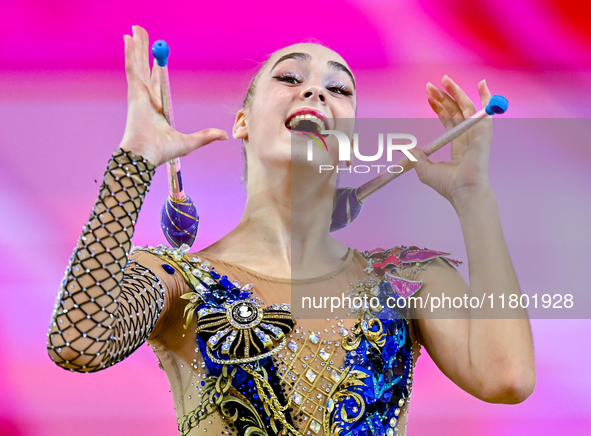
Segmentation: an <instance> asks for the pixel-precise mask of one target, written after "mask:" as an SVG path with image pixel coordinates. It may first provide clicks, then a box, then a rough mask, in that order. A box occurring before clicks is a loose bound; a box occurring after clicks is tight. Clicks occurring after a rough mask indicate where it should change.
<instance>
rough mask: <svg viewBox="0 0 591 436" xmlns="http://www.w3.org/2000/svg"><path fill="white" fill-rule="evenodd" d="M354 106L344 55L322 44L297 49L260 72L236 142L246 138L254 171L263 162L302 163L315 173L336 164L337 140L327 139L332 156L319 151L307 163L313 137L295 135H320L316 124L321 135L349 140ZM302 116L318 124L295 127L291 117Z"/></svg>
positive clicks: (238, 126) (272, 59) (280, 55)
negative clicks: (329, 131)
mask: <svg viewBox="0 0 591 436" xmlns="http://www.w3.org/2000/svg"><path fill="white" fill-rule="evenodd" d="M356 104H357V96H356V91H355V82H354V79H353V75H352V73H351V72H350V69H349V67H348V66H347V63H346V62H345V60H344V59H343V58H342V57H341V56H339V55H338V54H337V53H336V52H334V51H332V50H330V49H328V48H326V47H323V46H321V45H317V44H310V43H303V44H294V45H291V46H289V47H286V48H284V49H281V50H279V51H277V52H275V53H273V55H272V56H271V57H270V58H269V60H268V61H267V62H266V63H265V65H264V66H263V68H262V69H261V71H260V72H259V73H258V75H257V78H256V80H255V88H254V95H252V98H251V99H250V101H249V102H248V103H247V104H246V107H245V108H244V109H242V110H241V111H240V112H239V113H238V115H237V117H236V122H235V125H234V131H233V133H234V137H235V138H240V139H244V142H245V147H246V151H247V155H248V165H249V169H250V171H252V170H255V169H256V167H257V165H258V164H259V163H260V164H264V165H265V166H268V165H273V166H275V165H277V166H283V165H285V164H287V163H289V164H291V165H293V164H298V163H299V164H303V165H308V166H314V167H315V168H316V169H317V168H318V164H332V165H338V143H337V141H336V138H335V137H334V136H333V135H325V136H324V140H325V141H326V143H327V145H328V149H329V152H328V153H326V152H324V153H322V152H320V149H319V148H316V149H315V151H314V161H313V162H308V161H307V158H306V156H307V154H306V151H307V141H308V138H309V137H310V136H309V135H306V134H304V133H293V132H295V131H298V130H300V129H301V130H307V131H308V133H312V134H315V135H318V132H316V127H315V126H316V125H318V126H319V127H318V131H319V130H322V129H324V130H326V129H334V130H341V131H343V132H345V133H347V135H349V137H351V134H352V129H353V126H352V121H353V120H354V118H355V108H356ZM298 112H304V113H305V112H308V113H310V114H311V115H312V116H313V117H315V118H316V119H314V120H312V121H308V122H304V123H301V124H297V123H296V124H295V125H294V121H293V120H291V118H293V116H294V114H297V113H298ZM323 121H324V122H323ZM312 123H315V124H312ZM326 124H328V126H326ZM292 137H293V139H292ZM317 138H318V136H317ZM318 139H320V138H318ZM315 147H316V144H315ZM257 161H258V162H257ZM253 166H254V168H253ZM250 171H249V172H250Z"/></svg>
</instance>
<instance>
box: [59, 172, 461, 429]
mask: <svg viewBox="0 0 591 436" xmlns="http://www.w3.org/2000/svg"><path fill="white" fill-rule="evenodd" d="M110 166H113V165H110ZM109 174H110V173H109V172H108V174H107V175H106V176H105V184H104V185H103V188H106V187H108V185H109V184H112V183H113V182H114V180H113V178H112V177H110V176H109ZM151 174H153V173H151ZM126 176H127V175H126ZM127 177H133V173H129V176H127ZM117 182H118V183H120V184H121V185H127V184H128V183H127V182H126V181H125V180H122V178H121V177H120V178H119V180H117ZM148 183H149V181H148ZM107 191H110V189H104V190H102V191H101V192H104V193H105V196H104V197H99V201H98V202H97V206H95V211H97V212H105V211H106V210H107V209H108V210H109V213H110V214H112V215H113V216H118V220H117V222H119V221H120V220H122V219H124V218H123V216H122V215H121V214H120V212H121V211H123V210H125V202H121V201H118V202H115V203H113V204H110V205H105V203H108V198H109V197H113V195H110V194H113V191H110V192H107ZM106 199H107V200H106ZM140 206H141V203H140ZM118 208H120V209H121V210H120V209H118ZM136 209H137V210H139V207H137V208H136ZM126 214H127V215H129V214H130V212H129V208H128V210H127V211H126ZM99 215H100V216H102V217H103V218H104V217H105V214H104V213H103V214H102V215H101V214H98V215H97V217H98V218H99V219H98V224H97V222H95V223H94V228H92V227H93V217H92V216H91V219H90V220H89V224H88V225H87V227H86V228H85V232H84V234H83V235H82V237H81V239H80V241H81V242H80V244H79V246H78V247H77V250H76V251H75V253H74V256H73V259H72V262H71V264H70V266H69V268H68V271H67V274H66V278H65V279H64V282H63V284H62V290H61V291H60V294H61V297H60V299H58V302H57V303H56V310H55V312H54V322H53V323H52V329H51V330H50V334H49V342H48V347H49V348H50V350H51V351H53V353H51V351H50V354H52V358H54V360H55V361H56V363H58V364H60V365H61V366H63V367H65V368H69V369H72V370H76V371H97V370H100V369H103V368H105V367H107V366H109V365H112V364H115V363H116V362H118V361H119V360H121V359H123V358H125V357H126V356H127V355H129V354H131V352H133V350H135V349H136V348H137V346H139V345H140V344H141V343H142V342H144V341H146V340H147V341H148V343H149V344H150V346H151V348H152V349H153V350H154V352H155V354H156V356H157V357H158V359H159V364H160V366H161V368H162V369H164V370H165V372H166V375H167V377H168V380H169V382H170V385H171V390H172V393H173V398H174V401H175V410H176V413H177V417H178V429H179V432H180V434H182V435H194V434H201V433H203V432H207V434H211V433H212V432H213V434H234V435H279V434H284V435H300V434H301V435H305V434H311V435H314V434H324V435H328V434H336V435H341V436H349V435H394V434H404V433H405V424H406V419H407V412H408V402H409V400H410V397H411V391H412V378H413V375H412V374H413V368H414V364H415V361H416V358H417V357H418V354H419V351H420V345H419V344H418V343H417V342H416V340H415V339H414V333H413V324H412V322H410V321H408V320H407V319H406V318H405V312H404V311H403V310H401V309H389V308H387V307H386V306H385V305H382V306H381V307H378V308H372V307H362V308H360V309H358V310H356V308H355V307H353V308H351V311H350V312H349V313H348V315H349V316H347V317H346V318H344V319H323V320H308V319H294V317H293V315H292V313H291V307H290V304H289V303H290V300H291V289H292V286H298V287H303V288H306V287H309V289H310V290H313V289H314V287H317V286H322V287H326V286H328V287H330V289H331V290H332V289H334V290H335V292H347V293H349V295H362V294H370V295H372V296H376V297H378V298H379V299H380V300H381V301H382V302H384V300H385V298H387V297H388V296H394V297H398V296H399V297H401V298H408V297H410V296H411V295H414V294H416V292H418V291H419V290H420V288H421V286H422V281H421V280H420V279H419V277H420V271H421V270H422V269H424V268H426V267H427V265H428V264H429V263H430V262H432V261H433V260H434V259H437V258H441V259H444V260H445V261H446V262H448V263H449V264H450V265H454V266H456V265H458V264H460V262H458V261H454V260H453V259H449V258H448V257H447V256H448V255H449V254H450V253H444V252H437V251H432V250H428V249H419V248H418V247H409V246H401V247H394V248H393V249H389V250H382V249H378V250H374V251H373V252H363V253H360V252H359V251H357V250H353V249H350V250H349V253H348V255H347V257H346V259H345V260H344V261H343V263H342V264H341V265H340V266H339V267H338V268H336V269H335V270H334V271H331V272H330V273H328V274H325V275H324V276H321V277H316V278H312V279H301V280H287V279H279V278H274V277H270V276H266V275H263V274H260V273H257V272H255V271H253V270H250V269H248V268H245V267H243V266H240V265H236V264H232V263H227V262H224V261H222V260H219V259H213V258H210V257H209V256H208V255H207V254H205V253H195V254H190V253H188V252H187V248H188V247H181V249H178V250H172V249H171V248H169V247H165V246H158V247H155V248H154V247H149V246H148V247H136V248H135V250H133V251H132V250H131V245H130V244H129V239H125V238H122V237H121V233H119V236H120V237H119V239H118V240H117V244H114V242H115V239H114V237H113V236H107V235H106V234H105V235H101V234H100V233H99V236H97V229H99V228H104V227H103V226H102V225H101V224H103V223H100V221H101V219H100V216H99ZM136 219H137V216H133V217H131V218H130V221H133V224H135V220H136ZM110 233H113V234H115V232H110ZM130 233H132V232H125V234H126V235H128V236H129V238H130V237H131V234H130ZM109 238H111V239H112V240H113V243H111V242H110V240H109ZM96 239H100V241H99V242H101V244H103V246H104V247H106V248H104V251H102V252H101V253H102V254H104V253H112V248H109V247H110V246H111V245H114V247H115V248H117V247H122V248H124V250H122V251H124V252H125V253H124V256H122V257H121V258H120V259H119V262H115V261H112V262H110V263H109V262H107V263H106V264H105V263H104V262H105V261H104V260H102V262H103V264H101V265H100V267H97V268H96V269H95V270H93V269H91V268H83V267H85V266H88V262H87V264H86V265H83V263H84V261H85V260H87V259H96V257H97V255H98V254H101V253H97V246H96ZM93 242H94V246H92V247H89V246H88V244H89V243H90V244H92V243H93ZM92 248H94V251H91V249H92ZM107 248H108V251H107ZM83 250H86V251H83ZM87 253H88V256H89V257H84V256H83V255H84V254H87ZM92 254H95V255H94V256H91V255H92ZM112 257H115V256H112ZM103 259H104V256H103ZM117 267H119V271H123V272H124V274H123V277H122V278H121V279H119V280H117V278H118V275H117V274H118V271H117ZM105 268H107V269H108V270H109V272H110V275H109V276H107V278H106V279H104V280H95V278H94V276H93V272H95V275H96V272H97V271H96V270H104V269H105ZM88 276H92V277H93V279H92V280H90V279H85V278H86V277H88ZM109 278H110V279H112V280H109ZM85 281H87V282H88V285H87V286H84V285H80V283H82V282H85ZM105 282H108V283H109V285H110V286H111V287H110V288H108V290H106V289H107V286H106V284H105ZM97 283H98V284H97ZM84 284H86V283H84ZM73 285H74V286H73ZM72 286H73V287H72ZM68 289H70V290H71V291H68ZM101 292H102V294H101ZM90 294H92V297H88V296H89V295H90ZM84 298H86V303H83V304H79V303H77V302H76V301H78V302H81V301H82V300H83V299H84ZM91 299H92V301H91ZM99 301H104V302H105V303H108V302H109V301H116V302H117V304H112V303H111V304H107V305H106V306H101V303H98V302H99ZM85 304H86V306H85ZM94 306H97V307H99V309H98V310H97V311H92V310H88V309H86V307H94ZM81 310H84V313H85V315H84V316H83V315H82V314H80V315H77V314H78V312H80V311H81ZM101 312H102V316H101ZM160 316H162V317H163V320H162V322H160V323H158V325H159V327H158V329H157V330H155V327H156V324H157V321H158V319H159V317H160ZM65 319H67V320H68V322H69V324H70V326H69V328H70V329H76V330H80V331H82V330H83V329H81V328H80V326H79V323H80V322H82V321H84V322H87V323H94V325H95V327H94V329H90V330H89V329H88V328H86V329H84V333H80V335H79V336H77V337H76V339H75V340H72V337H74V336H76V335H73V336H71V337H70V338H66V337H65V336H66V335H65V334H64V331H65V329H63V328H60V326H59V324H62V325H63V323H64V320H65ZM60 320H61V322H60ZM107 323H108V325H107V327H106V329H105V327H104V325H105V324H107ZM101 328H102V330H101ZM103 330H106V331H108V332H110V333H111V334H110V335H105V334H102V335H100V333H101V332H102V331H103ZM95 332H98V333H99V335H97V334H95ZM113 333H115V334H113ZM83 335H84V336H83ZM68 339H69V340H68ZM66 342H67V343H68V345H66ZM97 344H99V345H97ZM93 347H94V348H93ZM58 348H59V350H58ZM62 349H64V350H65V349H67V350H68V354H67V355H68V357H69V358H68V360H67V361H60V360H59V355H60V354H62V353H63V350H62ZM72 351H74V352H75V353H73V354H72ZM54 356H55V357H54ZM72 356H73V357H72ZM56 357H57V358H56Z"/></svg>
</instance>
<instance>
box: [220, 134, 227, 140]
mask: <svg viewBox="0 0 591 436" xmlns="http://www.w3.org/2000/svg"><path fill="white" fill-rule="evenodd" d="M220 139H222V140H223V141H225V140H226V139H228V135H224V136H222V137H221V138H220Z"/></svg>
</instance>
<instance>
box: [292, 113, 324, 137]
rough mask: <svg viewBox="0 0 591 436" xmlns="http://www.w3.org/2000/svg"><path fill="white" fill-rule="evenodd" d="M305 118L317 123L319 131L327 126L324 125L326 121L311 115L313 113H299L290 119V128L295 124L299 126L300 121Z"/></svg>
mask: <svg viewBox="0 0 591 436" xmlns="http://www.w3.org/2000/svg"><path fill="white" fill-rule="evenodd" d="M303 120H307V121H312V122H314V123H316V125H317V126H318V129H317V130H318V132H319V133H320V131H321V130H324V128H325V126H324V121H322V120H321V119H320V118H318V117H316V116H314V115H311V114H303V115H297V116H295V117H293V118H292V119H291V120H289V127H290V128H292V129H293V128H294V127H295V126H297V125H298V124H299V122H300V121H303Z"/></svg>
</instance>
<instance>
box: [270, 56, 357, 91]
mask: <svg viewBox="0 0 591 436" xmlns="http://www.w3.org/2000/svg"><path fill="white" fill-rule="evenodd" d="M288 59H294V60H296V61H309V60H311V59H312V56H310V55H309V54H308V53H288V54H286V55H283V56H281V57H280V58H279V60H278V61H277V62H275V64H274V65H273V67H272V68H271V70H270V71H269V73H270V72H271V71H273V70H274V69H275V67H276V66H277V65H278V64H279V63H281V62H283V61H286V60H288ZM327 64H328V66H329V67H330V68H331V69H332V70H336V71H342V72H344V73H346V74H347V75H348V76H349V77H350V78H351V81H352V82H353V87H354V88H355V87H356V84H355V79H354V78H353V73H351V70H349V68H347V67H346V66H344V65H343V64H341V63H340V62H336V61H328V62H327Z"/></svg>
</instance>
